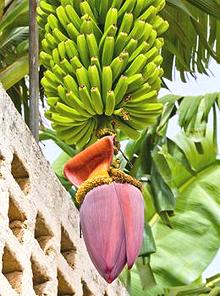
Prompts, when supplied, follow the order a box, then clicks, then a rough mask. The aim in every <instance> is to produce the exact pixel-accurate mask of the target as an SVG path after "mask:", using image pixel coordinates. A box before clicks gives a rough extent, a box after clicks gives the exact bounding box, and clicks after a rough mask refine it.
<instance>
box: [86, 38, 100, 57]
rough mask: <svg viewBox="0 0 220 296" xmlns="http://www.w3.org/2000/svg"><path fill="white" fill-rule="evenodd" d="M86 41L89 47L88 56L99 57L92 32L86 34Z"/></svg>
mask: <svg viewBox="0 0 220 296" xmlns="http://www.w3.org/2000/svg"><path fill="white" fill-rule="evenodd" d="M86 42H87V46H88V49H89V56H90V58H91V57H99V47H98V44H97V41H96V38H95V35H94V34H88V35H86Z"/></svg>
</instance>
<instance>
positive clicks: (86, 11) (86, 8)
mask: <svg viewBox="0 0 220 296" xmlns="http://www.w3.org/2000/svg"><path fill="white" fill-rule="evenodd" d="M80 10H81V13H82V15H85V14H87V15H88V16H90V17H91V18H92V19H93V20H94V21H95V22H96V18H95V16H94V14H93V12H92V9H91V7H90V5H89V3H88V2H87V1H83V2H81V3H80Z"/></svg>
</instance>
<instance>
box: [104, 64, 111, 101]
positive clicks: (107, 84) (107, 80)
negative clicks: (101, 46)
mask: <svg viewBox="0 0 220 296" xmlns="http://www.w3.org/2000/svg"><path fill="white" fill-rule="evenodd" d="M112 79H113V71H112V67H110V66H104V67H103V69H102V100H103V104H104V106H105V104H106V98H107V93H108V92H109V91H110V90H111V89H112V82H113V81H112Z"/></svg>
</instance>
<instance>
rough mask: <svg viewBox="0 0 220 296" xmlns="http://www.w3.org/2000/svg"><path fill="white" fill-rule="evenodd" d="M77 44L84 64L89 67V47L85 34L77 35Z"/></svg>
mask: <svg viewBox="0 0 220 296" xmlns="http://www.w3.org/2000/svg"><path fill="white" fill-rule="evenodd" d="M77 46H78V51H79V56H80V59H81V61H82V63H83V65H84V66H85V67H86V68H88V66H89V63H90V61H89V49H88V46H87V42H86V37H85V35H84V34H80V35H78V36H77Z"/></svg>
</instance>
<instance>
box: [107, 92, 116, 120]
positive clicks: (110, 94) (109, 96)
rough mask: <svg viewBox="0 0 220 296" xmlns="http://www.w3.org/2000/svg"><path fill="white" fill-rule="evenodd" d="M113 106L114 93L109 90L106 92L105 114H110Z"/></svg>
mask: <svg viewBox="0 0 220 296" xmlns="http://www.w3.org/2000/svg"><path fill="white" fill-rule="evenodd" d="M114 108H115V94H114V91H112V90H110V91H108V92H107V96H106V101H105V115H107V116H111V115H112V114H113V111H114Z"/></svg>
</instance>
